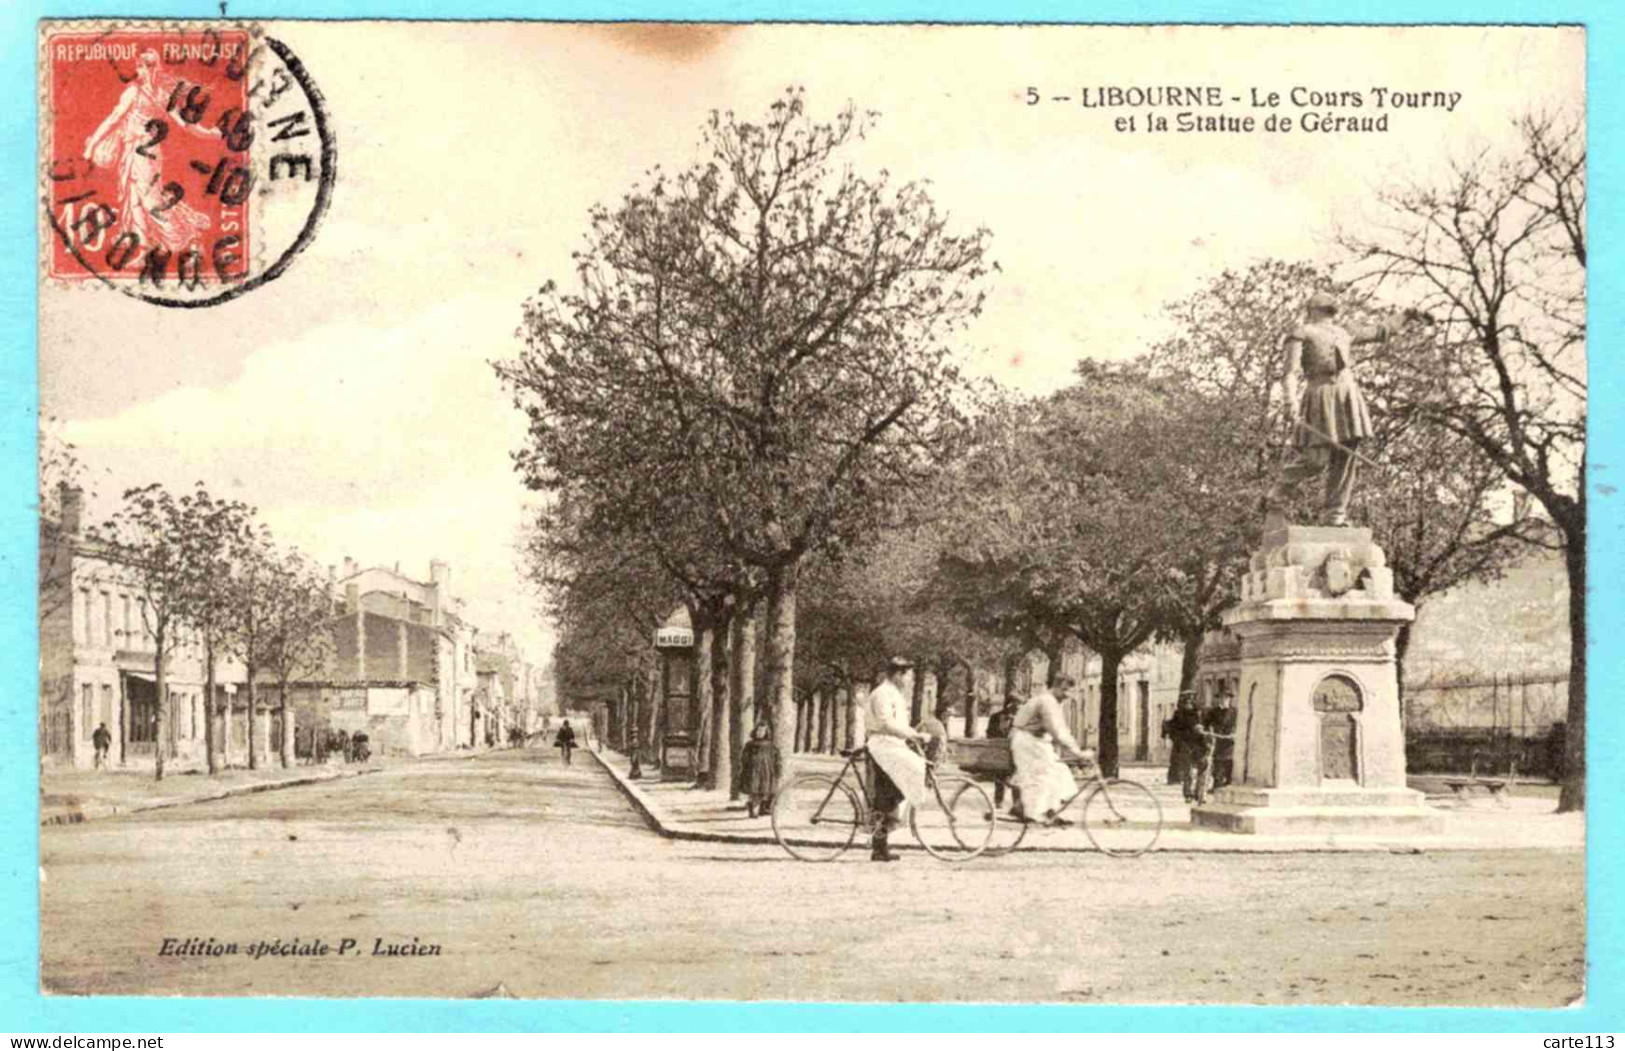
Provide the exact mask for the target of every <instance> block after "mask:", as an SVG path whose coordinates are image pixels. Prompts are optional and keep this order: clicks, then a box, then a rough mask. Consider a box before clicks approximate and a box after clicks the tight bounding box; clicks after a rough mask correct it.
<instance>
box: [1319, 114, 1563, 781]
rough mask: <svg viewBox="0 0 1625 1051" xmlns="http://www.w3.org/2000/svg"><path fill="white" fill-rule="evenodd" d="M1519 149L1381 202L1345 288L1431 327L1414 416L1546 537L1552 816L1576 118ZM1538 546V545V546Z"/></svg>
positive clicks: (1524, 133) (1350, 245)
mask: <svg viewBox="0 0 1625 1051" xmlns="http://www.w3.org/2000/svg"><path fill="white" fill-rule="evenodd" d="M1517 134H1518V148H1517V150H1516V151H1514V152H1513V153H1511V154H1510V155H1507V156H1497V155H1492V154H1490V153H1488V152H1485V153H1480V154H1479V155H1477V156H1475V157H1472V158H1470V159H1468V160H1466V161H1463V162H1460V163H1457V164H1456V165H1454V166H1453V168H1452V170H1451V174H1450V176H1449V178H1448V179H1447V180H1444V181H1443V182H1442V183H1440V184H1436V185H1432V184H1430V185H1417V186H1410V187H1405V188H1402V189H1399V190H1397V191H1394V192H1392V193H1388V194H1384V195H1383V196H1382V198H1381V208H1382V212H1381V217H1380V219H1379V221H1378V222H1377V224H1376V225H1375V226H1374V227H1373V228H1371V229H1370V230H1369V231H1367V230H1361V231H1358V232H1354V231H1345V232H1344V233H1342V234H1341V235H1340V237H1339V240H1340V243H1341V244H1342V245H1343V247H1344V248H1345V249H1346V250H1347V251H1348V253H1349V256H1350V266H1351V271H1352V273H1353V275H1354V280H1355V282H1356V284H1363V285H1367V286H1370V287H1375V288H1381V289H1383V290H1384V291H1387V292H1391V293H1395V292H1397V293H1398V294H1400V295H1402V296H1404V297H1405V298H1407V299H1412V300H1417V301H1420V303H1421V304H1422V305H1423V306H1424V307H1425V308H1426V309H1428V310H1429V311H1430V313H1431V314H1432V315H1433V316H1434V317H1435V318H1436V319H1437V320H1438V322H1439V324H1438V326H1437V332H1438V336H1437V339H1436V341H1435V342H1433V343H1432V344H1431V345H1430V346H1429V347H1427V348H1426V351H1425V352H1422V353H1418V355H1417V358H1416V360H1415V362H1414V363H1413V364H1414V368H1415V370H1416V374H1417V375H1416V377H1415V382H1414V383H1412V384H1410V385H1409V389H1410V390H1411V391H1412V392H1413V400H1412V404H1411V407H1412V408H1413V409H1414V411H1415V412H1417V413H1418V414H1419V415H1421V416H1423V417H1424V418H1426V419H1427V420H1429V421H1430V422H1432V423H1434V424H1436V425H1437V426H1440V427H1443V428H1444V429H1446V430H1447V431H1449V432H1451V433H1452V434H1455V435H1457V436H1459V437H1460V438H1461V439H1463V440H1464V441H1466V442H1468V443H1471V445H1472V446H1474V447H1475V448H1476V449H1477V450H1479V451H1480V452H1481V453H1482V454H1483V455H1484V456H1485V457H1487V458H1488V459H1489V460H1490V462H1492V463H1493V464H1494V465H1495V467H1496V468H1497V469H1498V470H1499V471H1500V472H1501V474H1502V475H1503V476H1504V477H1505V478H1506V479H1507V480H1508V481H1509V482H1511V483H1512V484H1513V485H1515V486H1517V487H1518V488H1519V489H1522V490H1523V491H1524V492H1526V493H1528V494H1529V495H1530V496H1531V497H1532V498H1533V499H1534V500H1535V502H1536V503H1538V504H1539V506H1540V507H1541V509H1542V510H1543V511H1544V512H1545V514H1546V516H1547V517H1548V518H1549V519H1550V521H1551V526H1552V529H1551V530H1550V531H1549V533H1548V534H1547V535H1548V536H1549V537H1550V539H1549V540H1544V541H1540V542H1543V543H1548V544H1550V546H1552V547H1555V548H1557V549H1559V550H1561V552H1562V554H1563V560H1564V565H1565V567H1566V569H1567V571H1568V582H1569V631H1570V653H1569V662H1570V671H1569V700H1568V740H1567V749H1568V754H1567V757H1566V758H1567V763H1566V769H1565V775H1564V780H1563V786H1562V794H1561V798H1560V800H1559V803H1558V809H1559V810H1578V809H1583V808H1584V806H1585V695H1586V671H1585V642H1586V631H1585V628H1586V562H1585V556H1586V451H1585V424H1586V361H1585V350H1586V301H1585V278H1586V224H1585V220H1586V144H1585V132H1584V124H1583V121H1582V119H1581V118H1579V117H1568V116H1560V115H1533V116H1525V117H1523V118H1521V119H1520V120H1518V122H1517ZM1537 535H1538V534H1537Z"/></svg>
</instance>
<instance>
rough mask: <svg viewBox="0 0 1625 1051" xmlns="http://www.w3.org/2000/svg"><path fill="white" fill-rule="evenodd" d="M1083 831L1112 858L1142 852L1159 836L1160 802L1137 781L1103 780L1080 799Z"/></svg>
mask: <svg viewBox="0 0 1625 1051" xmlns="http://www.w3.org/2000/svg"><path fill="white" fill-rule="evenodd" d="M1082 823H1083V831H1084V832H1085V834H1087V835H1088V837H1089V842H1091V843H1093V844H1094V845H1095V847H1096V848H1097V849H1098V850H1100V851H1101V852H1102V853H1104V854H1110V855H1111V856H1112V857H1114V858H1131V857H1134V856H1135V855H1137V854H1144V853H1145V852H1146V851H1148V850H1150V849H1151V847H1152V844H1154V843H1156V841H1157V837H1158V836H1160V835H1162V804H1161V803H1159V802H1157V797H1156V796H1155V795H1154V794H1153V793H1152V791H1151V789H1149V788H1147V787H1145V786H1144V785H1142V784H1140V783H1139V782H1138V781H1121V780H1113V781H1103V782H1101V783H1100V784H1098V785H1096V786H1095V787H1094V790H1093V791H1091V792H1090V793H1089V796H1088V798H1087V799H1085V800H1084V801H1083V817H1082Z"/></svg>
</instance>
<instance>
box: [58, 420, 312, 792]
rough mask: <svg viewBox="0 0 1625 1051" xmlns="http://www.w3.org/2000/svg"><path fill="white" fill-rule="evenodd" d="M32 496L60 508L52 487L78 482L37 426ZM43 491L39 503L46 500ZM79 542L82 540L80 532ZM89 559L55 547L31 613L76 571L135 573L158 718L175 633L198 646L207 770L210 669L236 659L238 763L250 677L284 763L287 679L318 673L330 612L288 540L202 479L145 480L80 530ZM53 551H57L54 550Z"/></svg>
mask: <svg viewBox="0 0 1625 1051" xmlns="http://www.w3.org/2000/svg"><path fill="white" fill-rule="evenodd" d="M40 448H41V479H42V489H43V490H45V492H46V493H48V494H50V495H49V496H47V495H44V494H42V500H41V505H42V508H45V509H46V511H47V513H49V511H50V509H51V508H52V507H55V508H56V509H57V513H58V515H59V514H60V494H61V493H62V492H63V491H64V490H72V489H74V488H76V487H77V485H78V484H79V482H80V480H81V479H82V476H83V467H82V465H81V464H80V462H79V460H78V458H77V456H76V455H75V454H74V451H73V449H72V447H71V446H68V445H65V444H64V443H62V442H60V441H59V440H57V439H56V438H55V437H54V436H52V435H51V434H49V433H44V432H42V434H41V444H40ZM47 501H49V503H48V502H47ZM86 542H88V543H86ZM60 543H61V544H62V545H69V544H74V543H86V547H85V550H86V554H87V555H88V556H89V557H87V558H81V559H74V558H71V557H58V558H56V559H54V560H53V562H52V564H51V565H50V566H48V567H46V568H45V569H44V570H42V574H41V589H40V590H41V601H40V608H41V615H42V617H44V616H47V615H49V614H50V613H51V612H52V611H53V610H59V609H61V608H62V606H63V604H64V603H65V602H67V601H71V596H72V594H73V589H75V588H81V587H84V586H86V585H87V583H88V582H90V581H88V580H87V579H86V574H87V573H88V574H91V575H94V574H97V573H106V574H108V575H109V576H110V577H117V578H118V579H120V580H128V581H133V583H134V585H135V589H136V591H137V594H138V595H139V601H138V602H137V603H136V606H137V608H138V610H139V614H140V619H141V626H142V630H143V633H144V637H145V638H146V639H148V640H150V642H151V645H152V654H153V679H154V681H155V683H156V687H157V725H158V726H159V727H165V726H167V725H168V704H169V690H168V688H167V685H168V678H169V673H170V666H171V662H172V660H173V658H174V656H175V654H176V652H177V650H178V648H179V647H180V646H181V644H182V642H183V639H187V638H190V639H193V640H195V641H196V642H197V643H198V645H199V647H200V649H201V651H202V654H203V674H204V678H205V682H204V696H205V697H206V698H207V701H206V702H205V704H204V712H205V718H204V741H205V753H206V756H207V762H208V770H209V773H211V774H213V773H217V772H218V771H219V768H220V755H221V753H222V752H223V751H224V745H223V743H221V742H217V740H216V733H217V726H216V721H217V715H218V714H219V713H218V712H217V710H216V709H217V694H216V689H215V686H216V679H215V676H216V672H217V669H218V667H219V665H220V663H221V662H222V661H224V660H228V659H235V660H237V661H239V662H241V664H242V665H243V667H244V671H245V673H246V681H247V689H248V718H249V726H248V764H249V767H250V768H253V769H258V768H259V766H260V765H261V756H260V750H259V735H258V733H257V730H258V719H259V707H260V706H259V688H260V686H261V684H262V682H265V681H274V682H275V683H276V684H277V688H278V695H279V698H280V713H281V719H282V726H283V728H284V732H283V734H282V746H281V754H280V760H281V763H282V765H283V766H289V765H291V764H292V762H293V736H294V735H293V732H292V728H293V725H294V723H293V719H292V712H291V711H290V709H289V706H288V688H287V686H288V683H289V682H290V681H294V680H297V679H300V678H305V677H309V676H311V675H315V674H319V673H320V672H321V671H322V670H323V669H325V668H326V667H327V662H328V659H329V655H330V654H331V651H332V637H331V626H332V618H333V614H334V610H333V605H332V598H331V596H330V594H329V589H328V583H327V580H326V578H325V577H324V576H323V575H322V574H321V572H320V571H319V569H318V567H317V566H316V565H315V564H314V563H313V562H311V561H310V560H309V559H308V558H307V557H306V556H305V555H304V554H302V553H301V552H300V551H298V550H297V549H294V548H283V547H279V546H278V545H277V544H276V543H275V542H274V540H273V538H272V536H271V533H270V531H269V530H268V529H267V528H266V527H265V526H264V525H263V524H262V523H260V522H259V521H258V520H257V517H256V512H255V510H254V508H252V507H249V506H248V505H246V504H244V503H242V502H240V501H236V500H225V499H221V498H219V497H216V496H214V495H212V494H211V493H209V491H208V490H207V489H206V488H205V487H204V485H203V484H202V483H201V482H200V483H198V484H197V486H196V487H195V488H194V489H193V491H192V492H190V493H182V494H180V495H176V494H174V493H172V492H170V491H169V490H167V489H165V488H164V487H163V486H161V485H157V484H152V485H147V486H142V487H140V488H136V489H130V490H127V491H126V492H125V493H124V494H123V497H122V501H121V503H120V505H119V507H118V509H117V510H116V511H115V512H114V513H113V514H112V515H111V516H110V517H109V518H108V519H107V520H106V521H105V522H103V523H101V524H98V525H96V526H93V527H91V528H89V529H87V530H85V535H84V537H83V538H74V537H67V536H63V537H61V538H60ZM62 554H63V555H64V556H65V555H66V550H65V549H64V550H63V552H62ZM162 736H163V735H162V734H161V733H160V734H159V740H160V746H159V747H158V748H157V749H156V761H155V774H156V777H157V778H158V779H159V780H162V779H163V776H164V760H165V758H166V757H165V754H164V753H165V749H164V748H163V747H162Z"/></svg>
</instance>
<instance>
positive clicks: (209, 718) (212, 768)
mask: <svg viewBox="0 0 1625 1051" xmlns="http://www.w3.org/2000/svg"><path fill="white" fill-rule="evenodd" d="M203 659H204V669H203V752H204V754H205V755H206V756H208V767H209V773H211V774H218V773H219V772H220V759H219V756H217V755H216V754H215V740H214V737H215V725H214V715H215V712H214V649H213V647H210V648H209V649H208V650H206V651H205V652H204V658H203Z"/></svg>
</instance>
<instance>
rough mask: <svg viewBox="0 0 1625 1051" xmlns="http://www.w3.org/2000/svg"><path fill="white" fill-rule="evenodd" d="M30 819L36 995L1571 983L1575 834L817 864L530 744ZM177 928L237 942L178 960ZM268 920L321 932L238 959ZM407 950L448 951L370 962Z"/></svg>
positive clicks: (1500, 991)
mask: <svg viewBox="0 0 1625 1051" xmlns="http://www.w3.org/2000/svg"><path fill="white" fill-rule="evenodd" d="M1080 835H1081V834H1080ZM42 836H43V842H42V855H43V864H44V877H45V883H44V887H43V901H42V916H43V918H42V932H41V933H42V944H43V946H44V948H43V954H42V956H43V958H42V961H41V971H42V984H43V986H44V987H45V989H46V990H47V991H48V992H53V993H65V994H85V993H96V994H110V995H137V994H159V995H163V994H186V995H220V996H226V995H230V996H254V995H299V996H318V997H351V996H384V997H434V998H460V997H469V996H476V995H480V994H482V993H484V992H486V991H489V990H491V989H493V988H494V987H496V986H497V985H499V984H501V985H504V986H506V988H507V989H508V990H509V991H511V993H513V994H514V995H516V996H519V997H522V998H533V997H534V998H570V999H621V998H630V999H668V998H684V999H742V1000H759V999H772V1000H862V1001H1001V1002H1004V1001H1023V1002H1071V1003H1192V1002H1199V1003H1247V1004H1255V1003H1267V1004H1299V1003H1314V1004H1344V1003H1348V1004H1395V1005H1425V1004H1449V1005H1507V1006H1512V1005H1516V1006H1554V1005H1562V1004H1567V1003H1570V1002H1572V1001H1574V1000H1575V999H1576V998H1578V997H1580V996H1582V995H1583V982H1584V977H1583V976H1584V956H1585V948H1584V939H1585V909H1584V857H1583V855H1582V854H1581V853H1579V852H1561V853H1559V852H1554V853H1539V852H1533V851H1515V852H1500V853H1482V854H1477V853H1427V854H1294V855H1284V856H1283V855H1240V854H1197V855H1193V854H1162V855H1157V854H1153V855H1148V856H1146V857H1143V858H1139V859H1134V860H1113V859H1110V858H1106V857H1101V856H1098V855H1078V854H1044V855H1037V854H1031V855H1021V854H1017V855H1014V856H1011V857H1006V858H998V859H978V860H976V861H973V862H970V863H968V864H965V865H958V866H953V865H945V864H943V863H941V862H937V861H934V860H932V859H931V858H929V857H927V856H925V855H924V854H922V853H920V852H918V851H911V852H909V853H908V855H907V856H906V857H905V859H904V860H903V861H902V862H899V863H897V864H892V865H874V864H871V863H869V862H868V860H867V855H866V853H865V852H863V851H859V850H854V851H852V852H850V853H849V854H847V855H846V857H845V858H844V859H842V860H841V861H837V862H834V863H831V864H826V865H814V864H806V863H801V862H796V861H793V860H791V859H790V858H789V857H788V856H787V855H785V854H784V853H783V852H782V851H779V850H778V849H777V848H773V847H764V846H732V845H728V846H722V845H716V844H706V843H681V842H672V841H668V840H663V839H661V838H659V837H657V836H655V835H654V834H652V833H651V832H649V831H648V830H647V829H646V828H645V827H644V825H643V824H642V823H641V821H640V820H639V818H638V817H637V815H636V814H635V813H634V812H633V810H632V809H631V808H630V807H629V806H628V805H627V804H626V802H625V801H624V799H623V798H622V797H621V796H620V795H619V793H618V792H617V791H616V790H615V788H614V787H613V786H612V785H611V783H610V782H609V780H608V778H607V777H606V775H605V774H604V773H603V772H602V771H601V770H600V769H598V767H597V766H596V764H595V763H593V762H592V760H591V759H590V758H588V757H585V756H582V757H578V761H577V762H576V764H575V765H574V766H571V767H568V768H566V767H564V766H563V765H562V764H561V763H560V762H559V760H558V757H557V755H556V753H554V752H553V750H551V749H542V748H538V749H534V750H525V751H510V752H498V753H490V754H487V755H484V756H481V757H479V758H474V759H444V760H435V761H426V762H422V763H416V764H412V765H409V766H404V767H399V768H396V769H392V770H388V771H385V772H383V773H379V774H375V775H373V776H370V777H363V778H357V779H353V780H346V781H340V782H335V783H333V784H331V785H320V786H311V787H306V788H296V789H289V790H286V791H283V792H277V793H268V794H263V795H255V796H246V797H242V798H238V799H230V800H223V801H220V802H216V803H205V804H199V805H196V806H189V807H183V808H178V809H175V810H170V811H161V812H154V813H152V814H150V815H135V816H131V817H127V818H114V819H110V820H105V821H99V822H94V823H90V824H84V825H73V826H65V827H61V828H47V829H44V830H42ZM165 939H173V941H172V942H171V943H170V950H171V951H170V953H169V954H165V953H164V944H165ZM186 939H194V940H195V941H194V942H193V946H196V945H197V944H203V945H205V946H206V945H207V940H208V939H213V940H214V943H215V945H216V946H223V945H228V944H234V945H235V946H236V948H237V952H236V953H235V954H228V955H190V954H176V953H175V951H174V950H176V949H178V948H185V947H186V945H187V943H186ZM276 939H281V941H282V943H283V945H284V946H287V945H290V944H294V943H295V940H296V939H297V944H298V945H300V946H310V945H320V944H325V945H326V946H327V947H328V953H327V954H326V955H316V956H311V955H290V956H284V955H269V954H268V955H262V956H260V957H259V958H251V956H250V955H249V954H250V952H251V951H252V950H253V948H254V946H255V945H256V944H258V943H260V942H267V943H273V944H274V943H275V941H276ZM345 939H349V944H348V945H346V944H345ZM414 944H415V945H416V946H417V947H418V948H419V949H426V948H427V947H430V946H433V947H435V948H436V949H437V952H435V953H432V954H431V953H427V952H424V953H420V954H418V955H387V954H386V955H376V954H375V953H376V952H377V951H379V950H381V949H385V947H387V946H391V945H393V946H413V945H414ZM341 946H343V947H344V948H345V951H344V952H343V953H342V954H341V953H340V952H339V949H340V948H341Z"/></svg>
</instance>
